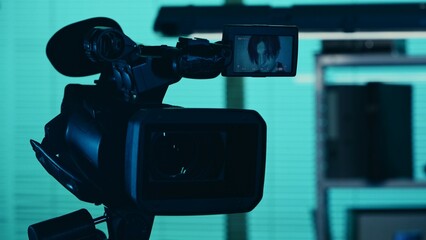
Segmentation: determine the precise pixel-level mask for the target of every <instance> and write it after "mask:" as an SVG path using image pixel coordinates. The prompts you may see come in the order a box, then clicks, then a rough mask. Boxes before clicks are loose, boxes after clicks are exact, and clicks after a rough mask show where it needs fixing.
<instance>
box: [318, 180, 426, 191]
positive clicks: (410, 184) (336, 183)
mask: <svg viewBox="0 0 426 240" xmlns="http://www.w3.org/2000/svg"><path fill="white" fill-rule="evenodd" d="M321 185H322V187H323V188H425V190H426V180H416V181H413V180H408V179H395V180H386V181H384V182H380V183H377V184H374V183H371V182H368V181H366V180H361V179H353V180H352V179H341V180H340V179H333V180H330V179H327V180H324V181H323V182H322V184H321Z"/></svg>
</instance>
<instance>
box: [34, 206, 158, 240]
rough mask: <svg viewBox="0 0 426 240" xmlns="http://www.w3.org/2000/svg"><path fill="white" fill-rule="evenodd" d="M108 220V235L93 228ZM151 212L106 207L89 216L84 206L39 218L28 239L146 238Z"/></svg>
mask: <svg viewBox="0 0 426 240" xmlns="http://www.w3.org/2000/svg"><path fill="white" fill-rule="evenodd" d="M103 222H107V227H108V234H109V238H107V237H106V235H105V234H104V233H103V232H102V231H100V230H98V229H96V228H95V225H96V224H99V223H103ZM153 223H154V216H153V215H149V214H142V213H140V212H139V213H135V212H134V211H133V210H123V209H110V208H105V215H103V216H101V217H98V218H95V219H92V216H91V215H90V213H89V212H88V211H87V210H86V209H80V210H78V211H75V212H72V213H69V214H66V215H63V216H60V217H56V218H52V219H49V220H46V221H43V222H39V223H36V224H33V225H30V226H29V227H28V238H29V240H40V239H49V240H148V239H149V237H150V235H151V230H152V225H153Z"/></svg>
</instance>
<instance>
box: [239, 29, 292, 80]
mask: <svg viewBox="0 0 426 240" xmlns="http://www.w3.org/2000/svg"><path fill="white" fill-rule="evenodd" d="M292 44H293V38H292V37H290V36H279V35H236V36H235V51H234V72H238V73H244V72H253V73H256V72H258V73H280V72H282V73H289V72H291V61H292Z"/></svg>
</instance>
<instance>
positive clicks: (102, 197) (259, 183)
mask: <svg viewBox="0 0 426 240" xmlns="http://www.w3.org/2000/svg"><path fill="white" fill-rule="evenodd" d="M297 34H298V32H297V28H296V27H292V26H265V25H228V26H225V28H224V33H223V39H222V41H220V42H217V43H210V42H209V41H208V40H206V39H199V38H194V39H190V38H179V41H178V43H177V45H176V47H169V46H165V45H162V46H145V45H142V44H136V43H135V42H134V41H133V40H131V39H130V38H129V37H128V36H126V35H125V34H124V33H123V31H122V29H121V27H120V26H119V25H118V24H117V23H116V22H115V21H114V20H112V19H109V18H91V19H87V20H84V21H81V22H77V23H74V24H71V25H68V26H66V27H64V28H62V29H61V30H59V31H58V32H57V33H55V34H54V35H53V37H52V38H51V39H50V40H49V42H48V44H47V48H46V53H47V56H48V58H49V60H50V62H51V63H52V65H53V66H54V68H55V69H56V70H57V71H59V72H60V73H62V74H64V75H66V76H72V77H80V76H88V75H92V74H97V73H100V77H99V79H98V80H96V81H95V85H78V84H69V85H67V86H66V88H65V93H64V98H63V102H62V105H61V113H60V114H59V115H58V116H56V117H55V118H54V119H52V120H51V121H50V122H49V123H47V124H46V126H45V137H44V139H43V141H42V142H41V143H38V142H36V141H34V140H31V141H30V142H31V145H32V147H33V149H34V151H35V153H36V157H37V159H38V160H39V162H40V163H41V164H42V165H43V167H44V168H45V169H46V171H47V172H48V173H49V174H51V175H52V176H53V177H54V178H55V179H56V180H57V181H58V182H60V183H61V184H62V185H63V186H64V187H65V188H66V189H68V190H69V191H70V192H71V193H73V194H74V195H75V196H76V197H77V198H78V199H80V200H82V201H85V202H90V203H94V204H97V205H98V204H103V205H104V206H105V216H103V217H100V218H97V219H95V220H93V219H92V218H91V216H90V214H89V213H88V212H87V210H80V211H77V212H75V213H71V214H69V215H65V216H62V217H59V218H56V219H51V220H47V221H45V222H41V223H37V224H34V225H31V226H30V227H29V229H28V235H29V238H30V239H62V240H63V239H106V237H105V235H102V234H99V232H97V231H95V227H94V225H95V223H99V222H102V221H106V222H107V226H108V233H109V239H111V240H121V239H149V236H150V232H151V228H152V224H153V220H154V216H155V215H198V214H226V213H239V212H247V211H251V210H252V209H253V208H254V207H255V206H256V205H257V204H258V203H259V201H260V200H261V198H262V194H263V183H264V174H265V155H266V124H265V122H264V120H263V118H262V117H261V116H260V115H259V114H258V113H257V112H256V111H253V110H242V109H190V108H182V107H177V106H172V105H168V104H164V103H163V98H164V95H165V93H166V91H167V88H168V86H169V85H171V84H173V83H176V82H178V81H179V80H180V79H181V78H182V77H186V78H194V79H206V78H214V77H216V76H218V75H219V74H220V73H222V75H224V76H255V77H265V76H294V75H295V74H296V63H297V47H298V35H297ZM97 234H98V235H97ZM96 236H98V237H96Z"/></svg>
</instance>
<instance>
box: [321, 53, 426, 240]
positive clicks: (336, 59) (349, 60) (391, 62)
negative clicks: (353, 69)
mask: <svg viewBox="0 0 426 240" xmlns="http://www.w3.org/2000/svg"><path fill="white" fill-rule="evenodd" d="M396 65H398V66H405V65H410V66H413V65H426V57H423V56H422V57H415V56H405V55H396V54H323V55H321V54H320V55H317V56H316V83H315V84H316V180H317V181H316V196H317V199H316V215H315V222H316V234H317V240H330V239H331V228H330V224H329V204H328V200H329V199H328V198H329V197H328V190H329V189H330V188H344V187H351V188H355V187H356V188H358V187H360V188H361V187H362V188H365V187H375V188H378V187H385V188H397V187H403V188H426V181H417V182H415V181H409V180H389V181H386V182H384V183H382V184H380V185H374V186H371V185H370V184H369V183H368V182H366V181H365V180H362V179H359V180H353V179H352V180H349V179H348V180H328V179H327V178H326V176H325V171H324V163H325V154H324V150H325V143H324V138H323V133H324V118H323V116H324V104H325V103H324V95H325V92H324V89H325V86H326V85H327V82H326V79H325V77H324V72H325V69H326V68H327V67H338V66H396Z"/></svg>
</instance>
